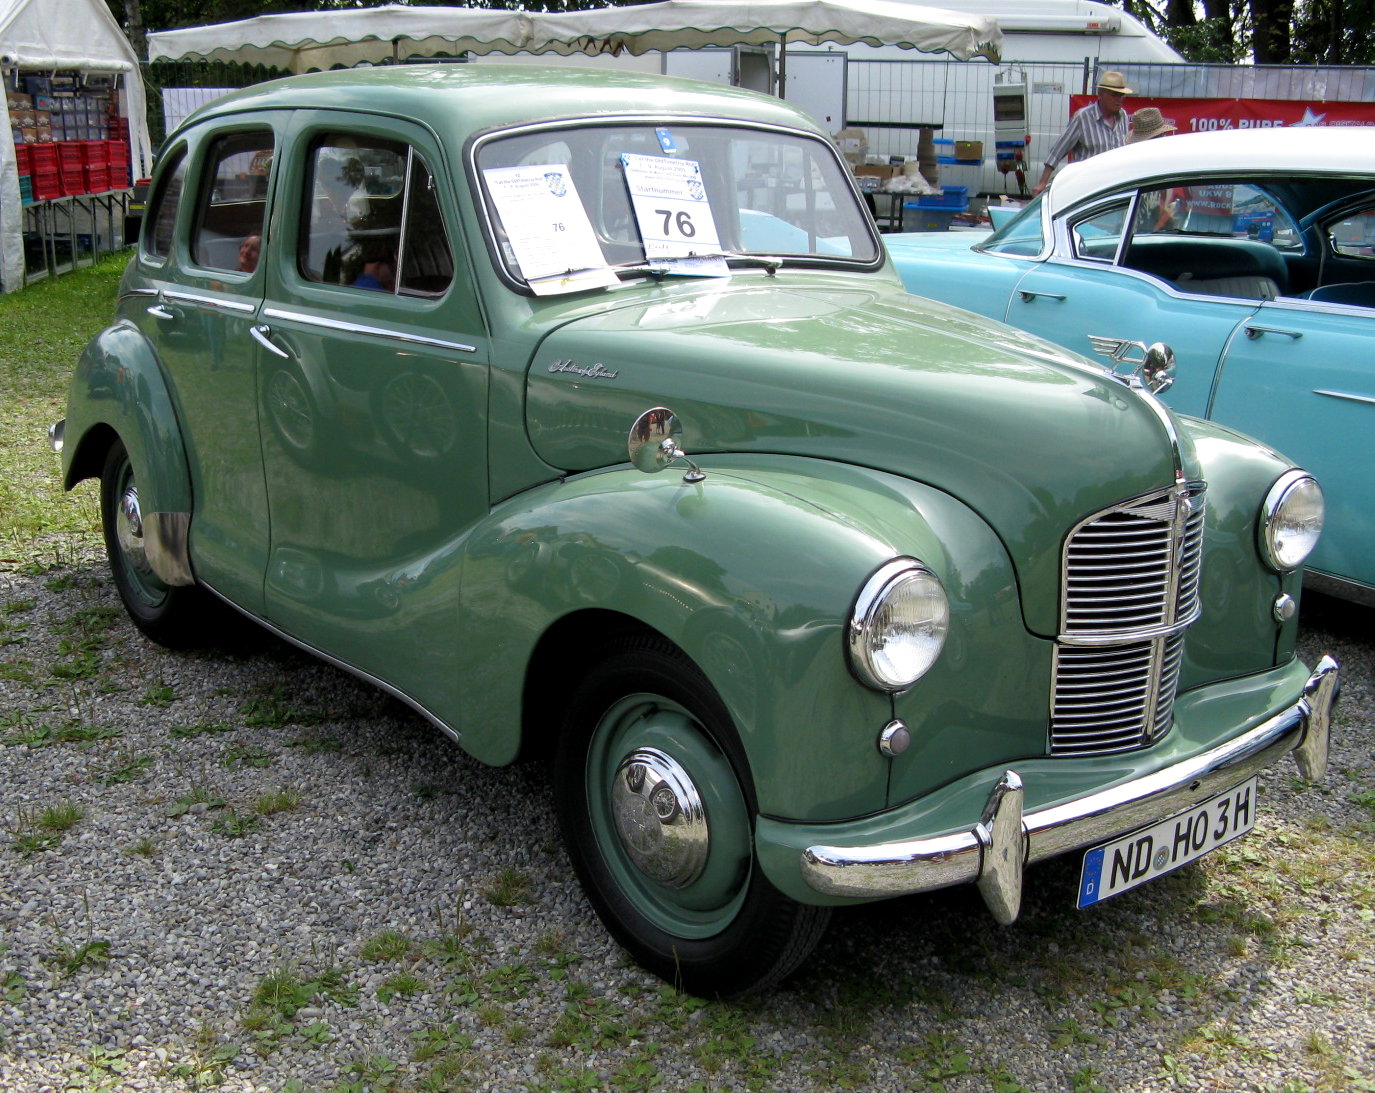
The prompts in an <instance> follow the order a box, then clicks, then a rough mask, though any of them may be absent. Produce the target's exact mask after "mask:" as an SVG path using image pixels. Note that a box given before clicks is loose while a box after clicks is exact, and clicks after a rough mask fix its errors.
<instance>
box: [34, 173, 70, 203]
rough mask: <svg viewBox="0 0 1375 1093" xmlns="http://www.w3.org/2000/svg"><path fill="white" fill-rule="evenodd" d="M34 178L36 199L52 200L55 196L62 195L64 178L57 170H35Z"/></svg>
mask: <svg viewBox="0 0 1375 1093" xmlns="http://www.w3.org/2000/svg"><path fill="white" fill-rule="evenodd" d="M30 177H32V179H33V197H34V200H35V201H51V200H52V199H53V198H55V197H62V196H63V194H62V179H61V176H60V175H58V173H57V172H56V171H35V172H34V173H33V175H32V176H30Z"/></svg>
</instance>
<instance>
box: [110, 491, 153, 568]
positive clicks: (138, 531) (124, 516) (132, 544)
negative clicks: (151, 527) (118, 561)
mask: <svg viewBox="0 0 1375 1093" xmlns="http://www.w3.org/2000/svg"><path fill="white" fill-rule="evenodd" d="M115 532H116V534H117V535H118V537H119V549H120V551H121V553H123V555H124V557H125V559H126V560H127V561H128V563H129V565H131V566H132V567H133V568H135V569H137V570H138V571H139V572H141V573H150V572H152V570H151V569H150V568H149V566H148V552H147V550H146V549H145V548H144V541H143V510H142V509H140V508H139V506H138V486H136V485H134V484H133V483H132V482H130V483H129V485H128V486H126V487H125V488H124V493H123V494H121V495H120V498H119V512H118V514H117V516H116V520H115Z"/></svg>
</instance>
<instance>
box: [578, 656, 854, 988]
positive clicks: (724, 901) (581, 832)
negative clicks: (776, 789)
mask: <svg viewBox="0 0 1375 1093" xmlns="http://www.w3.org/2000/svg"><path fill="white" fill-rule="evenodd" d="M561 728H562V731H561V732H560V734H559V740H558V746H557V748H556V749H555V766H554V771H553V779H554V800H555V805H556V807H557V809H558V814H559V822H560V825H561V827H562V830H563V836H564V840H565V842H566V843H567V845H568V851H569V854H570V856H571V857H572V859H573V866H574V868H575V869H576V870H577V873H578V877H579V879H580V880H581V882H582V885H583V888H584V889H585V890H586V892H587V895H588V898H589V899H590V900H591V902H592V905H593V907H594V908H595V909H596V911H597V913H598V914H599V915H600V916H601V918H602V921H603V922H604V923H605V924H606V926H607V928H608V929H609V930H610V931H611V933H612V934H613V935H614V936H615V938H616V939H617V940H618V941H619V942H620V943H621V944H622V945H624V946H625V947H626V948H627V949H628V950H630V952H631V953H632V954H633V955H634V956H635V958H636V959H637V960H638V961H639V962H640V963H641V964H643V965H644V966H645V967H646V968H648V969H649V970H650V971H652V972H654V973H655V974H656V975H659V976H660V977H662V978H663V979H665V980H667V981H668V982H670V983H673V984H674V985H675V986H679V987H681V988H682V989H684V990H686V991H689V992H690V993H692V994H697V995H702V996H704V997H719V996H728V995H736V994H743V993H747V992H749V991H754V990H762V989H764V988H766V987H769V986H771V985H773V984H774V983H776V982H778V981H779V980H781V979H782V978H783V977H784V976H786V975H787V974H788V973H789V972H791V971H792V970H793V969H794V968H796V967H797V966H798V965H799V964H801V963H802V961H803V960H804V959H806V957H807V955H808V954H809V953H810V952H811V951H812V949H813V948H814V947H815V945H816V943H817V942H818V941H819V940H820V938H821V935H822V933H823V932H824V930H825V926H826V922H827V919H828V918H829V917H830V909H829V908H825V907H812V906H807V905H805V904H801V903H798V902H796V901H795V900H793V899H790V898H789V897H788V896H785V895H784V894H783V893H781V892H779V891H778V890H777V889H776V888H774V886H773V885H772V884H770V883H769V881H768V879H767V878H766V877H765V876H764V874H763V871H762V870H761V869H760V868H759V866H758V863H757V862H756V861H755V857H754V817H755V813H756V807H755V803H754V797H753V793H752V790H751V788H750V784H749V780H748V773H747V769H746V765H745V763H744V758H743V755H742V753H741V749H740V746H739V742H738V739H737V738H736V735H735V732H734V729H733V727H732V725H731V720H730V716H729V714H728V712H727V711H726V708H725V705H724V703H722V701H721V699H720V697H719V696H718V695H717V694H716V692H715V690H714V689H713V688H712V686H711V684H710V682H708V680H707V679H706V677H705V676H703V675H702V673H701V672H700V671H699V670H698V669H697V668H696V666H695V665H693V664H692V663H691V662H690V661H688V660H687V659H686V658H685V657H683V656H682V655H681V654H680V653H679V652H678V651H677V650H676V649H674V648H673V647H672V646H671V645H669V644H668V643H667V642H664V641H662V640H660V639H658V638H654V637H650V636H643V637H640V636H637V637H628V638H625V639H622V640H620V641H618V642H617V643H615V644H614V645H613V646H612V648H611V650H610V651H609V653H608V655H607V656H606V657H605V659H603V660H602V661H601V663H600V664H599V665H598V666H597V667H596V668H594V669H593V670H592V671H591V672H590V673H589V674H588V675H587V677H586V678H585V679H584V681H583V682H582V683H581V684H580V685H579V686H578V687H577V689H576V691H575V692H574V694H573V697H572V700H571V702H570V703H569V706H568V711H567V714H566V716H565V718H564V722H563V725H562V727H561Z"/></svg>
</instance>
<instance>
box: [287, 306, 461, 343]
mask: <svg viewBox="0 0 1375 1093" xmlns="http://www.w3.org/2000/svg"><path fill="white" fill-rule="evenodd" d="M263 318H265V319H282V320H284V321H286V322H291V323H300V324H301V325H302V326H313V327H318V328H319V329H321V330H328V331H330V332H331V333H335V334H340V333H342V334H367V335H368V336H370V337H373V338H386V339H387V340H388V341H393V342H406V343H407V344H409V345H427V346H430V347H431V348H434V349H452V350H454V351H455V352H458V353H476V352H477V346H475V345H464V344H463V343H462V342H448V341H444V340H442V339H440V338H425V337H422V336H421V335H419V334H406V333H403V332H401V331H397V330H392V329H389V328H387V327H382V326H367V325H365V324H363V323H346V322H343V321H341V320H339V319H323V318H321V317H320V316H318V315H307V314H305V313H304V312H300V311H287V310H286V309H284V308H280V307H265V308H263Z"/></svg>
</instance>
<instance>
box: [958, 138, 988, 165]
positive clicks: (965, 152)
mask: <svg viewBox="0 0 1375 1093" xmlns="http://www.w3.org/2000/svg"><path fill="white" fill-rule="evenodd" d="M983 158H984V142H983V141H981V140H957V141H956V142H955V159H956V160H971V159H972V160H979V161H982V160H983Z"/></svg>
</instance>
